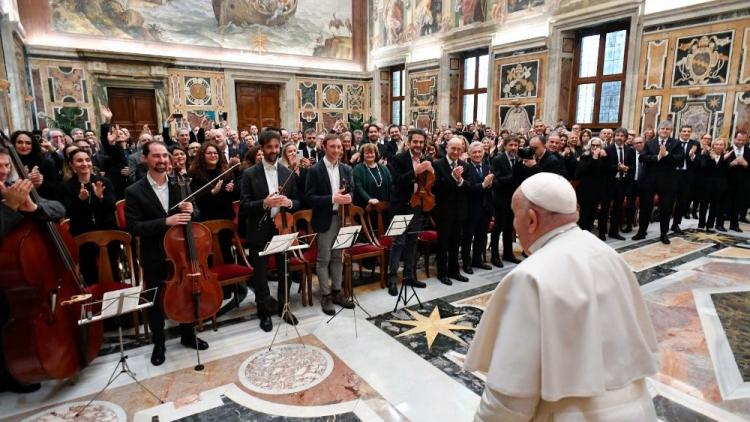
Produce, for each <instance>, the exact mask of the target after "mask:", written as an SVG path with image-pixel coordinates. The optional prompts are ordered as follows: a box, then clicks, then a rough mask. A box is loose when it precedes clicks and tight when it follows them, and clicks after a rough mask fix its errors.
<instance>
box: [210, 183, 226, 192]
mask: <svg viewBox="0 0 750 422" xmlns="http://www.w3.org/2000/svg"><path fill="white" fill-rule="evenodd" d="M223 185H224V181H223V180H219V181H218V182H216V184H215V185H214V187H213V188H211V195H218V194H219V192H221V187H222V186H223Z"/></svg>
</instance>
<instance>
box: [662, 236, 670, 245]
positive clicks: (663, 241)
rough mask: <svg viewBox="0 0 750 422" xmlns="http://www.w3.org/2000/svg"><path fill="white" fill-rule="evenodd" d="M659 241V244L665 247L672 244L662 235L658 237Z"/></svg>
mask: <svg viewBox="0 0 750 422" xmlns="http://www.w3.org/2000/svg"><path fill="white" fill-rule="evenodd" d="M659 240H660V241H661V243H663V244H665V245H669V244H670V243H672V242H671V241H670V240H669V237H667V235H666V234H663V235H661V236H659Z"/></svg>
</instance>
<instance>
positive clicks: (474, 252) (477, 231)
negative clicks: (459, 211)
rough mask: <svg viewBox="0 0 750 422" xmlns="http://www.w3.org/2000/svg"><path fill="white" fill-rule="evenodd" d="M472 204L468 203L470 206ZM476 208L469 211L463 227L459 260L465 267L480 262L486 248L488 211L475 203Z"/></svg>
mask: <svg viewBox="0 0 750 422" xmlns="http://www.w3.org/2000/svg"><path fill="white" fill-rule="evenodd" d="M472 205H473V204H469V206H470V207H471V206H472ZM475 206H476V207H477V209H475V210H474V211H473V212H470V215H469V218H467V219H466V222H465V224H464V229H463V236H462V237H463V239H462V241H461V261H462V263H463V265H464V266H465V267H467V266H470V265H474V264H481V263H482V261H483V259H482V258H483V255H484V251H485V249H486V248H487V229H488V228H489V225H490V213H488V212H487V211H485V210H484V209H482V208H481V204H476V205H475Z"/></svg>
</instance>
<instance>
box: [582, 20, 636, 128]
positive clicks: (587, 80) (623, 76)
mask: <svg viewBox="0 0 750 422" xmlns="http://www.w3.org/2000/svg"><path fill="white" fill-rule="evenodd" d="M621 30H625V48H624V51H623V57H622V71H621V72H620V73H615V74H612V75H604V55H605V49H606V42H607V34H608V33H611V32H617V31H621ZM597 34H598V35H599V51H598V57H597V62H596V74H595V75H594V76H586V77H581V76H579V74H580V69H579V67H580V65H581V45H582V41H583V38H584V37H587V36H589V35H597ZM629 42H630V21H629V20H624V21H617V22H609V23H606V24H603V25H599V26H596V27H593V28H586V29H582V30H579V31H578V32H577V33H576V41H575V48H574V50H573V78H572V83H571V88H570V102H569V104H568V122H570V124H571V125H574V124H578V125H581V128H582V129H594V130H600V129H607V128H609V129H616V128H618V127H621V126H622V114H623V103H624V99H625V82H626V80H627V74H628V72H627V67H628V43H629ZM606 82H620V105H619V110H618V113H617V122H615V123H600V122H599V112H600V105H601V104H600V102H601V93H602V84H604V83H606ZM591 83H593V84H594V108H593V113H592V116H591V123H581V122H578V121H576V107H577V105H578V87H579V86H580V85H586V84H591Z"/></svg>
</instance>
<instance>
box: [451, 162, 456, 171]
mask: <svg viewBox="0 0 750 422" xmlns="http://www.w3.org/2000/svg"><path fill="white" fill-rule="evenodd" d="M454 168H456V162H455V161H454V162H452V163H451V170H453V169H454Z"/></svg>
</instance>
